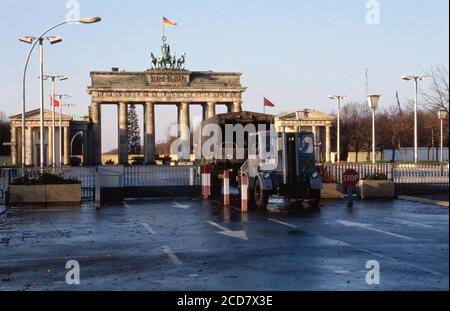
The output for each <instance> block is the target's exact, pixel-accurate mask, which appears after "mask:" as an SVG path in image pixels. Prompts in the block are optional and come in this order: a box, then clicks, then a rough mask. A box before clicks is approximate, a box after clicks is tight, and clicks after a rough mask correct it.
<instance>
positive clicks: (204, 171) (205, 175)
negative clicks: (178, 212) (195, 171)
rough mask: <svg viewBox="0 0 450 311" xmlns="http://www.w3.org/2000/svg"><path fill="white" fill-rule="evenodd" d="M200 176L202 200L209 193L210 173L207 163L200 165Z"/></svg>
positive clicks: (207, 196) (206, 198) (205, 198)
mask: <svg viewBox="0 0 450 311" xmlns="http://www.w3.org/2000/svg"><path fill="white" fill-rule="evenodd" d="M200 170H201V172H200V173H201V178H202V198H203V199H204V200H208V198H209V195H210V194H211V189H210V185H211V174H210V172H209V166H208V165H202V166H201V168H200Z"/></svg>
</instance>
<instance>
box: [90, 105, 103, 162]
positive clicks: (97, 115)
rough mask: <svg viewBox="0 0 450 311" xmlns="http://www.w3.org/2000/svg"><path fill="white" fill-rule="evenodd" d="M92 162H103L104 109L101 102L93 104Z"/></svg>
mask: <svg viewBox="0 0 450 311" xmlns="http://www.w3.org/2000/svg"><path fill="white" fill-rule="evenodd" d="M91 119H92V162H93V163H92V164H93V165H101V164H102V111H101V104H100V103H95V102H94V103H92V104H91Z"/></svg>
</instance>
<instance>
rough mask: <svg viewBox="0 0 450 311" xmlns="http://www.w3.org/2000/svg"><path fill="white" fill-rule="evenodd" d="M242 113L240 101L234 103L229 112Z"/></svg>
mask: <svg viewBox="0 0 450 311" xmlns="http://www.w3.org/2000/svg"><path fill="white" fill-rule="evenodd" d="M241 111H242V102H241V101H235V102H233V104H232V105H231V112H241Z"/></svg>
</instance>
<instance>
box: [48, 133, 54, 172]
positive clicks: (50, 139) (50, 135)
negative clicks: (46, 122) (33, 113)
mask: <svg viewBox="0 0 450 311" xmlns="http://www.w3.org/2000/svg"><path fill="white" fill-rule="evenodd" d="M47 133H48V135H47V137H48V140H47V165H48V166H50V165H53V150H52V146H53V131H52V127H51V126H50V127H47Z"/></svg>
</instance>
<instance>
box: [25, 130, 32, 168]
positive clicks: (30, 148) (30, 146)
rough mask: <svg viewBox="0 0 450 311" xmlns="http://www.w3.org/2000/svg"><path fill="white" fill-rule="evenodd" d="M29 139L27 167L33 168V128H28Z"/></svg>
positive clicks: (27, 139)
mask: <svg viewBox="0 0 450 311" xmlns="http://www.w3.org/2000/svg"><path fill="white" fill-rule="evenodd" d="M26 135H27V137H26V140H25V142H26V143H27V146H26V155H25V159H26V160H25V165H27V166H32V165H33V128H32V127H27V133H26Z"/></svg>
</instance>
